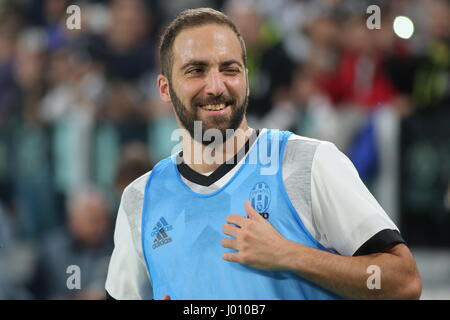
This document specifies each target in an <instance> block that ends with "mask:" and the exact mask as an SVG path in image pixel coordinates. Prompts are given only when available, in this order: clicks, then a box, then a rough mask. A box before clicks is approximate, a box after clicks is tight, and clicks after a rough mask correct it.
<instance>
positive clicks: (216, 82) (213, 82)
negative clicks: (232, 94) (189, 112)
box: [205, 70, 226, 96]
mask: <svg viewBox="0 0 450 320" xmlns="http://www.w3.org/2000/svg"><path fill="white" fill-rule="evenodd" d="M205 91H206V94H207V95H211V96H220V95H222V94H224V93H225V91H226V86H225V81H224V79H223V77H222V75H221V73H220V72H219V71H218V70H211V71H210V72H209V74H208V76H207V78H206V87H205Z"/></svg>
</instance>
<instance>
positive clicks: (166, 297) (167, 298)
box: [161, 295, 170, 300]
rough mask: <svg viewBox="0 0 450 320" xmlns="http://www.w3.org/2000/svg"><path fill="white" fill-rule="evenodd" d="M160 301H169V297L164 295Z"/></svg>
mask: <svg viewBox="0 0 450 320" xmlns="http://www.w3.org/2000/svg"><path fill="white" fill-rule="evenodd" d="M161 300H170V296H168V295H165V296H164V297H162V298H161Z"/></svg>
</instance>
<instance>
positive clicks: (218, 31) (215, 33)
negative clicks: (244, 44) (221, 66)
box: [172, 24, 244, 68]
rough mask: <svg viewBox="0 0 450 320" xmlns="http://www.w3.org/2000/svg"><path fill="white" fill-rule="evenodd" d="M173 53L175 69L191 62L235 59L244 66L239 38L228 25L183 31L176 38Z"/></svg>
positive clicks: (206, 26) (212, 25)
mask: <svg viewBox="0 0 450 320" xmlns="http://www.w3.org/2000/svg"><path fill="white" fill-rule="evenodd" d="M172 52H173V57H174V59H173V65H174V67H175V68H176V67H180V66H182V65H183V64H184V63H186V62H188V61H191V60H201V61H207V62H210V63H220V62H221V61H225V60H229V59H235V60H237V61H239V62H241V63H242V65H243V64H244V62H243V61H242V48H241V44H240V42H239V40H238V37H237V35H236V34H235V33H234V32H233V30H231V29H230V28H229V27H228V26H226V25H225V26H223V25H217V24H207V25H203V26H198V27H192V28H188V29H186V30H183V31H181V32H180V33H179V34H178V36H177V37H176V38H175V42H174V44H173V51H172Z"/></svg>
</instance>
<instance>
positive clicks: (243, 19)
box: [225, 0, 294, 121]
mask: <svg viewBox="0 0 450 320" xmlns="http://www.w3.org/2000/svg"><path fill="white" fill-rule="evenodd" d="M225 12H226V14H227V15H228V16H229V17H230V19H231V20H232V21H233V22H234V23H235V24H236V26H237V28H238V29H239V31H240V33H241V35H242V37H243V38H244V40H245V45H246V49H247V68H248V70H249V75H248V77H249V86H250V98H249V106H248V113H249V115H250V116H254V117H257V118H261V117H263V116H264V115H266V114H267V112H268V111H269V110H270V108H271V105H272V103H274V102H276V101H274V98H278V97H280V96H282V95H285V94H287V91H288V88H289V86H290V82H291V80H292V70H293V67H294V63H293V61H292V60H291V59H290V57H289V56H288V55H287V54H286V52H285V51H284V48H283V46H282V44H281V42H280V38H279V35H278V34H277V33H276V31H275V30H274V26H273V25H272V24H271V22H270V21H266V20H265V19H264V17H263V16H262V12H261V10H260V9H259V7H258V3H257V1H253V0H246V1H239V0H230V1H228V3H227V4H226V6H225ZM249 121H251V120H249Z"/></svg>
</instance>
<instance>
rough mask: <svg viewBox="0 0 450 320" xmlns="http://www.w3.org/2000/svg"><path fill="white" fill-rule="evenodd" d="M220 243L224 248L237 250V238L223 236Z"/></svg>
mask: <svg viewBox="0 0 450 320" xmlns="http://www.w3.org/2000/svg"><path fill="white" fill-rule="evenodd" d="M221 245H222V247H224V248H228V249H235V250H238V248H237V245H238V244H237V240H236V239H230V238H223V239H222V242H221Z"/></svg>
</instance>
